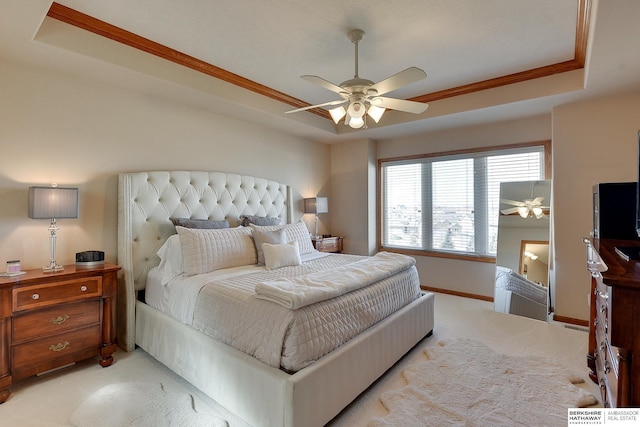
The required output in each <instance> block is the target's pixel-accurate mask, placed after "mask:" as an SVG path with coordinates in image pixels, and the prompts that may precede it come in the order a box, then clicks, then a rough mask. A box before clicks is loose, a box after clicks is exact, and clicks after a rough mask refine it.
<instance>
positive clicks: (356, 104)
mask: <svg viewBox="0 0 640 427" xmlns="http://www.w3.org/2000/svg"><path fill="white" fill-rule="evenodd" d="M366 110H367V108H366V107H365V105H364V104H363V103H362V102H361V101H353V102H352V103H351V104H349V108H347V113H349V116H351V119H352V120H353V119H355V118H360V119H361V118H362V116H364V113H365V112H366Z"/></svg>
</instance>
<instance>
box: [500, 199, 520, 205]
mask: <svg viewBox="0 0 640 427" xmlns="http://www.w3.org/2000/svg"><path fill="white" fill-rule="evenodd" d="M500 203H504V204H507V205H513V206H525V203H524V202H516V201H515V200H509V199H500Z"/></svg>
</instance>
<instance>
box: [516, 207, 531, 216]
mask: <svg viewBox="0 0 640 427" xmlns="http://www.w3.org/2000/svg"><path fill="white" fill-rule="evenodd" d="M518 213H519V214H520V216H521V217H522V218H526V217H528V216H529V209H528V208H527V207H526V206H520V207H518Z"/></svg>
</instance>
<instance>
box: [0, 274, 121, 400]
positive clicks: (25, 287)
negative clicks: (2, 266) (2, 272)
mask: <svg viewBox="0 0 640 427" xmlns="http://www.w3.org/2000/svg"><path fill="white" fill-rule="evenodd" d="M118 270H120V267H119V266H117V265H113V264H105V265H104V266H98V267H78V268H76V266H75V265H68V266H65V267H64V270H63V271H61V272H57V273H43V272H42V270H41V269H37V270H28V271H27V272H26V274H24V275H21V276H14V277H0V403H3V402H5V401H6V400H7V399H8V398H9V395H10V391H9V387H10V386H11V384H12V383H13V382H14V381H18V380H20V379H23V378H26V377H30V376H33V375H37V374H41V373H43V372H47V371H49V370H52V369H56V368H59V367H62V366H65V365H68V364H71V363H73V362H77V361H80V360H83V359H88V358H90V357H94V356H99V358H98V363H99V364H100V365H101V366H103V367H105V366H109V365H111V363H112V362H113V356H112V354H113V352H114V351H115V350H116V344H115V337H114V334H115V325H114V316H113V309H114V307H115V298H116V276H117V272H118Z"/></svg>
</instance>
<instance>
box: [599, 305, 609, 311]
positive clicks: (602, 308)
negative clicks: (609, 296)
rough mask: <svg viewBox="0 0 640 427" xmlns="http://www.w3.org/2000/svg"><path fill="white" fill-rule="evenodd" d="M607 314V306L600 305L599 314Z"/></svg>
mask: <svg viewBox="0 0 640 427" xmlns="http://www.w3.org/2000/svg"><path fill="white" fill-rule="evenodd" d="M606 312H607V306H606V305H605V304H602V307H600V313H606Z"/></svg>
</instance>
